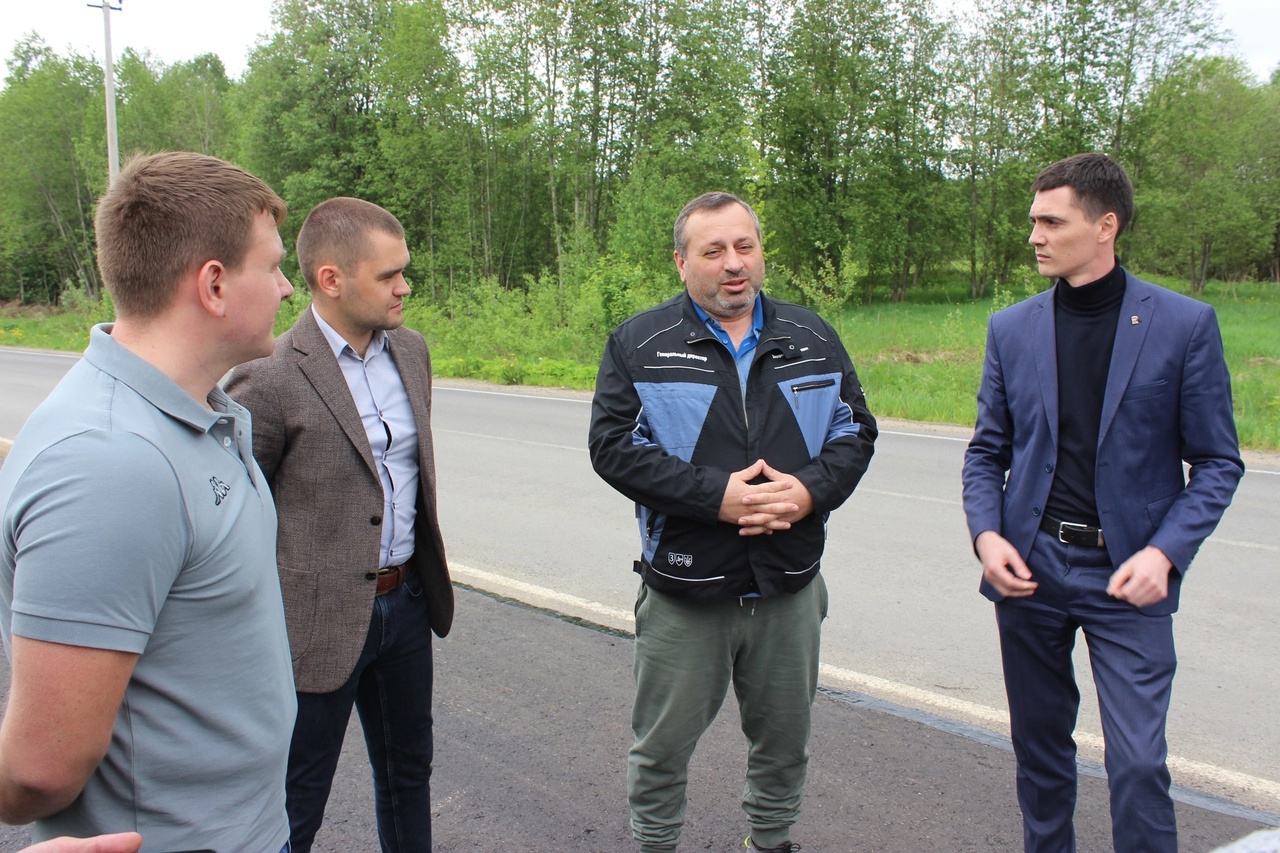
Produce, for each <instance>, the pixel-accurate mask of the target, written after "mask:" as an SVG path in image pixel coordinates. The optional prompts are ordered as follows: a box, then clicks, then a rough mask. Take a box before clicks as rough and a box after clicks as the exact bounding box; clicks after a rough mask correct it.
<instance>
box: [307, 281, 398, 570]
mask: <svg viewBox="0 0 1280 853" xmlns="http://www.w3.org/2000/svg"><path fill="white" fill-rule="evenodd" d="M311 311H312V313H313V314H314V315H315V318H316V323H317V324H318V325H319V326H320V331H321V332H322V333H323V334H324V337H325V340H327V341H328V342H329V346H330V347H331V348H332V349H333V355H334V357H335V358H337V359H338V366H339V367H341V368H342V375H343V377H344V378H345V379H346V380H347V387H348V388H350V389H351V399H352V400H353V401H354V402H355V404H356V410H357V411H358V412H359V413H360V420H361V422H362V423H363V424H364V432H365V435H367V436H368V437H369V449H370V450H372V451H373V461H374V462H375V463H376V464H377V466H378V476H379V477H380V478H381V480H382V501H383V503H382V546H381V549H380V554H379V558H378V566H379V567H380V568H386V567H387V566H395V565H399V564H400V563H405V562H408V560H409V558H410V557H412V556H413V546H414V539H413V522H414V518H415V516H416V514H417V511H418V504H417V500H418V423H417V421H416V420H414V417H413V407H412V406H411V405H410V404H409V395H408V393H407V392H406V391H405V390H404V380H402V379H401V378H400V371H399V370H398V369H397V368H396V363H395V362H394V361H393V360H392V359H391V352H390V351H389V350H388V349H387V342H388V338H387V333H386V332H384V331H376V332H374V333H373V340H372V341H370V342H369V348H368V349H366V350H365V353H364V358H361V357H360V356H359V355H357V354H356V351H355V350H354V349H352V348H351V345H350V344H348V343H347V342H346V340H344V339H343V337H342V335H340V334H338V333H337V332H336V331H335V330H334V328H333V327H332V326H330V325H329V324H328V323H326V322H325V321H324V318H323V317H321V316H320V312H318V311H316V309H315V306H314V305H312V306H311Z"/></svg>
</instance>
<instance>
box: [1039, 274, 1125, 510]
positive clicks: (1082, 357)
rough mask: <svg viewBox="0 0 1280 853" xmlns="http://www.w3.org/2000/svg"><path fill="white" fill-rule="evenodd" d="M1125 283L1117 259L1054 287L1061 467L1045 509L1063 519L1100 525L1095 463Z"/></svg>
mask: <svg viewBox="0 0 1280 853" xmlns="http://www.w3.org/2000/svg"><path fill="white" fill-rule="evenodd" d="M1124 282H1125V275H1124V270H1123V269H1122V268H1121V266H1120V262H1119V259H1117V260H1116V265H1115V266H1114V267H1113V268H1112V269H1111V272H1109V273H1107V274H1106V275H1104V276H1103V277H1102V278H1100V279H1098V280H1097V281H1092V282H1090V283H1088V284H1086V285H1083V286H1081V287H1072V286H1071V285H1070V284H1068V283H1067V282H1066V280H1065V279H1058V284H1057V287H1056V289H1055V290H1054V297H1053V310H1054V321H1055V323H1056V326H1057V335H1056V338H1057V344H1058V466H1057V471H1056V473H1055V474H1054V477H1053V487H1052V488H1051V489H1050V491H1049V500H1048V503H1047V505H1046V507H1045V509H1046V511H1047V512H1048V513H1049V515H1052V516H1053V517H1055V518H1058V519H1061V520H1063V521H1072V522H1076V523H1078V524H1090V525H1094V526H1097V524H1098V503H1097V500H1096V498H1095V492H1094V466H1095V465H1096V464H1097V461H1098V431H1099V428H1100V426H1101V421H1102V398H1103V395H1104V394H1105V393H1106V390H1107V373H1108V371H1109V370H1110V367H1111V349H1112V347H1113V345H1114V344H1115V340H1116V324H1117V322H1118V321H1119V319H1120V303H1121V301H1122V300H1123V299H1124Z"/></svg>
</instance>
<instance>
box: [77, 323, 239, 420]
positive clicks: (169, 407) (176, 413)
mask: <svg viewBox="0 0 1280 853" xmlns="http://www.w3.org/2000/svg"><path fill="white" fill-rule="evenodd" d="M114 325H115V324H114V323H101V324H99V325H96V326H94V327H93V329H92V330H91V331H90V332H89V347H88V349H86V350H85V351H84V360H85V361H87V362H89V363H90V364H92V365H93V366H94V367H96V368H98V369H99V370H101V371H102V372H103V373H106V374H108V375H110V376H112V377H114V378H115V379H116V380H118V381H119V382H122V383H123V384H125V385H127V386H129V387H130V388H132V389H133V390H134V391H135V392H136V393H137V394H138V396H140V397H142V398H143V399H145V400H146V401H147V402H149V403H150V404H151V405H153V406H155V407H156V408H157V409H159V410H160V411H162V412H164V413H165V414H166V415H168V416H169V417H171V418H173V419H175V420H178V421H181V422H183V423H185V424H187V425H188V426H190V427H191V428H192V429H196V430H199V431H200V432H208V431H209V430H210V429H212V428H213V426H214V424H216V423H217V422H218V419H219V418H220V417H222V415H221V412H228V411H231V412H234V411H237V410H239V409H240V406H239V404H238V403H236V402H234V401H233V400H232V399H231V398H230V397H228V396H227V394H226V392H225V391H223V390H222V388H220V387H219V386H216V385H215V386H214V387H213V388H212V389H211V390H210V391H209V397H208V402H209V405H211V406H212V407H213V409H214V411H211V410H209V409H206V408H205V407H204V406H202V405H200V403H199V402H198V401H197V400H196V399H195V398H193V397H192V396H191V395H190V394H188V393H187V392H186V391H184V390H182V388H181V387H179V385H178V383H176V382H174V381H173V380H172V379H170V378H169V377H168V376H166V375H165V374H164V373H163V372H161V370H160V369H159V368H158V367H156V366H155V365H154V364H152V363H151V362H149V361H147V360H146V359H144V358H142V357H141V356H138V355H136V354H135V353H133V352H131V351H130V350H128V349H126V348H125V347H124V346H122V345H121V344H120V343H119V342H117V341H116V339H115V338H113V337H111V329H112V328H113V327H114Z"/></svg>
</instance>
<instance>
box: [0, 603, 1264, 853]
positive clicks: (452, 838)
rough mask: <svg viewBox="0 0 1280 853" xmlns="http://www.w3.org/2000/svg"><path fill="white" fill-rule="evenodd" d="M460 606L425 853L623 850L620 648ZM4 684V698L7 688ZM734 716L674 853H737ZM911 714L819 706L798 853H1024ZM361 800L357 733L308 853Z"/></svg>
mask: <svg viewBox="0 0 1280 853" xmlns="http://www.w3.org/2000/svg"><path fill="white" fill-rule="evenodd" d="M458 595H459V597H458V619H457V622H456V623H455V625H454V630H453V631H452V632H451V633H450V635H449V637H448V639H446V640H444V641H440V642H438V643H437V645H436V689H435V711H436V722H435V731H436V763H435V773H434V776H433V779H432V795H433V808H432V813H433V829H434V836H435V838H434V841H435V845H434V846H435V849H436V851H438V853H453V852H454V851H478V853H509V851H529V853H553V851H561V850H573V851H583V853H589V852H591V851H594V853H625V852H626V851H630V850H634V849H635V848H634V845H633V844H632V843H631V841H630V830H629V828H628V824H627V806H626V763H625V755H626V751H627V748H628V747H629V746H630V745H631V732H630V709H631V697H632V692H633V684H632V681H631V641H630V639H628V638H625V637H619V636H617V635H615V634H610V633H605V632H601V631H599V630H594V629H591V628H587V627H582V626H579V625H576V624H571V623H569V622H566V621H564V620H562V619H559V618H556V617H555V616H554V615H550V614H548V613H546V612H539V611H535V610H531V609H530V608H528V607H527V606H522V605H520V604H518V603H508V602H503V601H496V600H494V599H492V598H490V597H487V596H485V595H481V594H479V593H476V592H471V591H468V590H464V589H460V590H459V591H458ZM0 676H3V678H4V683H7V681H8V678H7V673H6V672H0ZM736 716H737V709H736V707H735V703H734V700H733V697H732V696H730V697H729V699H728V700H727V701H726V703H725V707H724V708H723V709H722V710H721V713H720V716H719V718H718V719H717V720H716V722H715V723H714V724H713V725H712V728H711V730H710V731H709V732H708V734H707V735H706V736H705V737H704V739H703V741H702V742H701V743H700V744H699V747H698V752H697V754H696V755H695V756H694V758H693V762H692V766H691V773H690V787H689V813H688V823H687V826H686V829H685V835H684V839H683V843H682V845H681V850H682V851H687V852H688V853H692V851H695V850H699V851H712V853H731V851H741V850H742V849H743V848H742V839H743V838H744V837H745V836H746V833H747V827H746V822H745V819H744V818H743V815H742V812H741V811H740V808H739V797H740V796H741V792H742V777H743V771H744V768H745V754H746V753H745V745H744V742H743V738H742V735H741V734H740V733H739V732H738V731H737V728H736ZM915 716H916V718H915V719H913V718H912V715H911V714H910V713H909V712H903V711H902V710H901V709H887V708H885V707H884V706H879V705H874V704H872V705H868V704H866V700H865V699H864V698H863V697H858V696H833V695H828V694H824V695H821V696H819V697H818V700H817V702H816V704H815V706H814V728H813V736H812V738H811V740H810V751H811V754H812V759H811V762H810V770H809V783H808V788H807V794H806V798H805V806H804V814H803V816H802V818H801V822H800V824H799V825H798V826H797V827H796V829H795V831H794V836H793V838H794V840H796V841H799V842H801V843H802V844H803V845H804V849H805V850H806V851H815V853H817V851H826V853H933V851H936V852H937V853H964V851H974V853H978V851H1012V850H1015V849H1020V844H1021V837H1022V836H1021V825H1020V822H1019V818H1018V811H1017V806H1016V805H1015V802H1014V795H1013V756H1012V754H1011V753H1010V752H1008V750H1007V748H1002V747H1001V746H997V745H992V744H990V743H987V742H984V741H983V740H979V739H975V738H974V737H973V736H972V734H973V733H972V732H968V733H961V732H956V731H954V730H953V729H954V727H953V726H952V725H951V724H950V723H949V722H948V721H945V720H941V719H938V718H930V717H925V716H921V715H915ZM198 760H199V756H192V761H198ZM370 790H371V783H370V781H369V774H368V769H367V764H366V761H365V758H364V755H363V740H362V738H361V735H360V731H359V729H358V727H357V726H356V725H353V726H352V727H351V728H350V729H349V730H348V736H347V741H346V745H345V749H344V753H343V757H342V761H341V763H340V765H339V768H338V777H337V780H336V783H335V786H334V791H333V794H332V796H331V798H330V802H329V807H328V810H327V813H326V820H325V824H324V826H323V827H322V828H321V831H320V834H319V836H318V837H317V844H316V847H315V849H316V851H317V853H349V851H374V850H376V849H377V831H376V829H375V827H374V823H373V805H372V798H371V795H370ZM1178 795H1179V796H1180V797H1182V798H1183V799H1187V798H1188V797H1194V795H1193V794H1192V792H1185V791H1179V792H1178ZM1207 804H1208V805H1211V806H1214V809H1206V808H1202V807H1199V806H1195V805H1189V804H1187V803H1185V802H1179V803H1178V805H1177V811H1178V823H1179V831H1180V838H1181V846H1182V849H1183V850H1184V851H1188V853H1203V851H1208V850H1211V849H1213V848H1214V847H1216V846H1218V845H1220V844H1223V843H1226V842H1228V841H1230V840H1233V839H1235V838H1238V837H1240V836H1243V835H1245V834H1247V833H1248V832H1251V831H1253V830H1254V829H1258V828H1260V827H1261V826H1262V825H1263V824H1262V823H1260V822H1258V821H1257V820H1251V819H1249V817H1248V816H1247V815H1242V814H1240V813H1238V812H1237V813H1235V814H1223V813H1221V810H1222V809H1224V808H1225V810H1227V811H1232V809H1231V808H1230V806H1229V805H1228V804H1223V803H1207ZM1215 809H1217V810H1215ZM1254 817H1257V816H1254ZM1076 823H1077V830H1078V834H1079V845H1080V850H1081V851H1101V850H1109V849H1110V836H1109V831H1110V830H1109V828H1108V827H1109V822H1108V818H1107V797H1106V786H1105V782H1103V781H1102V780H1101V779H1099V778H1096V776H1085V777H1083V778H1082V780H1081V788H1080V803H1079V807H1078V809H1077V818H1076ZM25 837H26V836H25V830H23V829H19V828H5V829H0V851H14V850H17V849H19V848H20V847H21V846H22V842H23V841H24V840H25ZM222 853H229V852H228V851H222Z"/></svg>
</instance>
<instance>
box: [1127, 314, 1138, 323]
mask: <svg viewBox="0 0 1280 853" xmlns="http://www.w3.org/2000/svg"><path fill="white" fill-rule="evenodd" d="M1138 322H1139V321H1138V315H1137V314H1134V315H1133V316H1132V317H1130V318H1129V325H1131V326H1136V325H1138Z"/></svg>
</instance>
